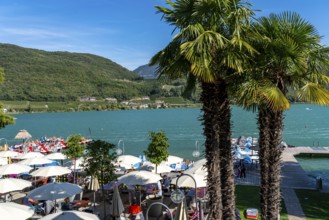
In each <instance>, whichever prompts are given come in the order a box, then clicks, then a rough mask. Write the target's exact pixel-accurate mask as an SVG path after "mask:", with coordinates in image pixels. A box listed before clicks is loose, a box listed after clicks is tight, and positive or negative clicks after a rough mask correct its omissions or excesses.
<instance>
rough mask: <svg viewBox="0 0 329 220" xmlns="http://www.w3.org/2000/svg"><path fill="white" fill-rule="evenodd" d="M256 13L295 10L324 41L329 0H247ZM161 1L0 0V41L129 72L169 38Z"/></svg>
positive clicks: (327, 32) (328, 33) (327, 31)
mask: <svg viewBox="0 0 329 220" xmlns="http://www.w3.org/2000/svg"><path fill="white" fill-rule="evenodd" d="M250 2H251V3H252V4H253V5H254V6H253V7H254V8H255V9H259V10H261V12H257V16H261V15H268V14H269V13H271V12H274V13H279V12H282V11H295V12H298V13H299V14H300V15H301V16H302V17H303V18H305V19H306V20H308V21H309V22H311V23H312V24H313V25H314V26H315V27H316V28H317V30H318V32H319V34H320V35H322V36H324V37H323V41H322V43H324V44H327V45H329V27H328V25H327V24H326V23H327V22H329V13H328V12H329V0H250ZM155 5H165V0H1V2H0V42H1V43H10V44H15V45H19V46H22V47H28V48H36V49H42V50H47V51H70V52H82V53H92V54H96V55H99V56H103V57H106V58H109V59H111V60H112V61H114V62H116V63H118V64H120V65H122V66H124V67H126V68H127V69H129V70H134V69H135V68H137V67H138V66H141V65H144V64H147V63H148V61H149V59H150V58H151V57H152V56H153V55H154V54H155V53H156V52H157V51H159V50H161V49H162V48H163V47H165V46H166V45H167V44H168V42H169V41H170V40H171V38H172V35H171V31H172V29H173V27H172V26H169V25H168V24H166V23H165V22H164V21H162V20H161V15H160V14H156V9H155V8H154V6H155Z"/></svg>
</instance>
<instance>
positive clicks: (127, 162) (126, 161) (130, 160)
mask: <svg viewBox="0 0 329 220" xmlns="http://www.w3.org/2000/svg"><path fill="white" fill-rule="evenodd" d="M140 162H142V160H141V159H140V158H138V157H135V156H133V155H120V156H119V157H118V158H117V162H116V163H115V165H117V166H120V167H124V168H126V169H130V168H131V167H132V166H133V165H134V164H136V163H140Z"/></svg>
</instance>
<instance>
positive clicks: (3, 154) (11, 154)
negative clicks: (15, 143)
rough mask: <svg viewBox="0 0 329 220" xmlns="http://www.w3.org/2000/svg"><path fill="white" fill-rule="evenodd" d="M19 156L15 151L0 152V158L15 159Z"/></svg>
mask: <svg viewBox="0 0 329 220" xmlns="http://www.w3.org/2000/svg"><path fill="white" fill-rule="evenodd" d="M18 155H19V153H18V152H16V151H11V150H6V151H1V152H0V157H17V156H18Z"/></svg>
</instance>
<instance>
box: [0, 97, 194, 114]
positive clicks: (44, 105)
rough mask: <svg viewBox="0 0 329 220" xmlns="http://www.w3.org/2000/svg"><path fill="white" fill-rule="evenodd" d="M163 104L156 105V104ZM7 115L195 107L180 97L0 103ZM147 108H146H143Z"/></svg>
mask: <svg viewBox="0 0 329 220" xmlns="http://www.w3.org/2000/svg"><path fill="white" fill-rule="evenodd" d="M159 101H161V102H163V104H157V102H159ZM1 103H2V104H3V107H4V108H5V109H6V110H7V112H8V113H13V114H14V113H33V112H79V111H104V110H129V109H144V108H182V107H184V108H186V107H187V108H188V107H197V106H199V105H198V104H195V103H193V102H191V101H188V100H184V99H183V98H180V97H173V98H160V99H157V100H133V101H131V102H128V103H125V104H122V103H110V102H108V101H92V102H80V101H71V102H69V101H68V102H32V101H1ZM145 106H147V107H145Z"/></svg>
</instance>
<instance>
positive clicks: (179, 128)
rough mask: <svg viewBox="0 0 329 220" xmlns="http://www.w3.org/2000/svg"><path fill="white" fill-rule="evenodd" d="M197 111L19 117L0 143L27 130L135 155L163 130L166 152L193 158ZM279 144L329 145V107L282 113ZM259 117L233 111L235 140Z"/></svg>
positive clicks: (198, 137)
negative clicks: (82, 139) (115, 146)
mask: <svg viewBox="0 0 329 220" xmlns="http://www.w3.org/2000/svg"><path fill="white" fill-rule="evenodd" d="M201 114H202V113H201V111H200V109H199V108H177V109H150V110H128V111H94V112H61V113H33V114H17V115H14V117H16V118H17V119H16V124H15V125H10V126H7V127H6V128H4V129H1V130H0V138H5V139H6V140H4V139H3V140H0V144H1V145H2V144H4V142H5V141H7V142H8V143H9V144H17V143H20V142H21V140H15V139H14V137H15V135H16V134H17V132H18V131H19V130H21V129H26V130H27V131H28V132H29V133H30V134H31V135H32V139H39V138H40V137H43V136H46V137H52V136H56V137H63V138H66V137H68V136H69V135H72V134H81V135H82V136H85V137H90V138H92V139H102V140H106V141H108V142H111V143H114V144H118V142H119V140H122V141H121V142H120V147H121V148H122V147H124V150H125V153H126V154H133V155H139V154H141V153H142V152H143V151H144V150H145V149H146V147H147V145H148V144H149V139H148V138H149V132H150V131H159V130H163V131H164V132H165V133H166V134H167V136H168V139H169V143H170V149H169V151H170V153H171V154H175V155H177V156H182V157H184V158H186V159H192V158H193V157H192V151H193V150H195V148H196V141H198V147H199V148H200V149H201V150H202V149H204V145H203V141H204V137H203V134H202V132H203V130H202V126H201V122H200V120H199V119H200V117H201ZM285 115H286V116H285V120H284V132H283V140H284V141H285V142H286V143H288V144H290V145H294V146H329V135H328V134H329V107H323V106H316V105H306V104H295V105H292V107H291V109H290V110H288V111H287V112H286V114H285ZM256 117H257V114H256V113H252V112H247V111H244V110H243V109H241V108H238V107H235V106H233V107H232V132H233V137H239V136H246V137H249V136H251V137H258V131H257V124H256V122H257V120H256Z"/></svg>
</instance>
